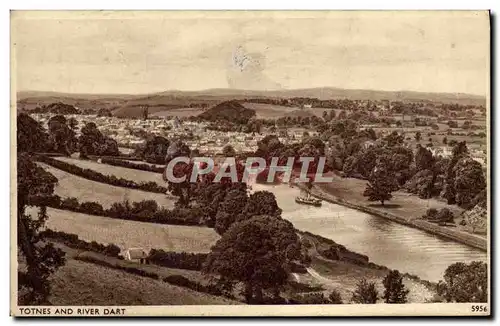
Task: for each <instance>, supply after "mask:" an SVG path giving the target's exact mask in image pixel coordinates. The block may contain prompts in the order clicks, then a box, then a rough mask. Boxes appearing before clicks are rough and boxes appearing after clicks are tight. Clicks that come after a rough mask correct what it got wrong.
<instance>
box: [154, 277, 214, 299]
mask: <svg viewBox="0 0 500 326" xmlns="http://www.w3.org/2000/svg"><path fill="white" fill-rule="evenodd" d="M163 281H164V282H166V283H169V284H172V285H177V286H182V287H185V288H188V289H191V290H194V291H197V292H204V293H208V294H212V295H218V296H220V295H222V291H221V290H220V289H219V288H218V287H217V286H215V285H203V284H200V283H198V282H195V281H191V280H190V279H188V278H186V277H184V276H182V275H169V276H166V277H164V278H163Z"/></svg>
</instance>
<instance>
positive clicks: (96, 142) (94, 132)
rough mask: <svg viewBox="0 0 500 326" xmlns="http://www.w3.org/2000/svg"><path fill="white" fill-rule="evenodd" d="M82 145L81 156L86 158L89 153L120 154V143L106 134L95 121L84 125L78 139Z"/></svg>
mask: <svg viewBox="0 0 500 326" xmlns="http://www.w3.org/2000/svg"><path fill="white" fill-rule="evenodd" d="M78 142H79V146H80V157H82V158H86V157H88V155H110V156H115V155H119V154H120V152H119V150H118V143H117V142H116V141H115V140H114V139H111V138H109V137H106V136H104V135H103V134H102V133H101V131H100V130H99V129H98V128H97V125H96V124H95V123H93V122H89V123H87V124H86V125H85V126H83V127H82V130H81V135H80V138H79V140H78Z"/></svg>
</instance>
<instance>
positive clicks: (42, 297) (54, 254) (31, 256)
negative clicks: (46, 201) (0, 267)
mask: <svg viewBox="0 0 500 326" xmlns="http://www.w3.org/2000/svg"><path fill="white" fill-rule="evenodd" d="M56 183H57V179H56V178H55V177H54V176H53V175H51V174H50V173H48V172H46V171H45V170H43V169H42V168H40V167H39V166H37V165H36V164H35V163H34V162H33V161H32V160H31V158H30V157H29V156H28V155H26V154H23V153H18V158H17V232H18V233H17V247H18V250H19V253H20V254H21V255H22V256H23V257H24V259H25V262H26V268H24V269H19V270H18V291H19V296H18V297H19V302H20V304H23V305H28V304H47V298H48V296H49V295H50V282H49V277H50V275H51V274H53V273H54V272H55V271H56V270H57V269H58V268H59V267H60V266H62V265H64V262H65V259H64V252H63V251H62V250H60V249H58V248H55V247H54V246H53V245H52V243H50V242H44V240H45V239H44V237H43V234H41V232H40V230H41V229H42V228H43V227H44V225H45V221H46V220H47V219H48V216H47V210H46V207H45V206H42V207H40V212H39V214H38V218H37V219H35V218H33V217H32V216H30V215H28V214H26V213H25V209H26V206H28V205H32V204H33V203H32V198H33V197H38V198H40V197H48V196H51V195H52V194H53V192H54V186H55V184H56Z"/></svg>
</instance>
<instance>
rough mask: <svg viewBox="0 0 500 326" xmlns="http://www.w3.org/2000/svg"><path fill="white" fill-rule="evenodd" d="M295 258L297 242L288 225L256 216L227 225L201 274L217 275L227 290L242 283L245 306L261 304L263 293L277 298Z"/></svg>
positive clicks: (291, 226)
mask: <svg viewBox="0 0 500 326" xmlns="http://www.w3.org/2000/svg"><path fill="white" fill-rule="evenodd" d="M299 257H300V242H299V238H298V236H297V234H296V232H295V229H294V227H293V225H292V224H291V223H290V222H288V221H286V220H283V219H277V218H276V217H273V216H266V215H263V216H256V217H253V218H251V219H249V220H246V221H242V222H237V223H234V224H233V225H231V227H230V228H229V229H228V230H227V231H226V232H225V233H224V234H223V236H222V237H221V238H220V239H219V240H218V241H217V243H216V244H215V245H214V246H213V247H212V251H211V252H210V254H209V255H208V257H207V260H206V263H205V266H204V272H205V273H208V274H216V275H218V276H219V277H220V280H219V282H220V283H223V284H225V285H226V286H228V287H232V285H233V284H235V283H242V284H243V285H244V295H245V299H246V302H247V303H251V302H253V301H254V299H255V301H256V302H262V297H263V291H264V290H271V291H272V293H273V294H274V296H276V297H277V296H278V295H279V292H280V289H281V287H282V286H283V285H285V284H286V281H287V279H288V271H289V267H288V265H289V262H291V261H293V260H297V259H298V258H299Z"/></svg>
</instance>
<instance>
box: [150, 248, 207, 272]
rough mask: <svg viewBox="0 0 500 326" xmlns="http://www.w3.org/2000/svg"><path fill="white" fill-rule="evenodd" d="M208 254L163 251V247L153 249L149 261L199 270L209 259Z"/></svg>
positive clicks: (161, 264)
mask: <svg viewBox="0 0 500 326" xmlns="http://www.w3.org/2000/svg"><path fill="white" fill-rule="evenodd" d="M207 256H208V254H203V253H186V252H180V253H179V252H172V251H163V250H161V249H159V250H157V249H152V250H151V252H150V253H149V257H148V259H149V261H150V262H151V263H153V264H155V265H159V266H163V267H170V268H179V269H190V270H195V271H199V270H201V269H202V267H203V263H204V262H205V260H206V259H207Z"/></svg>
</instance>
